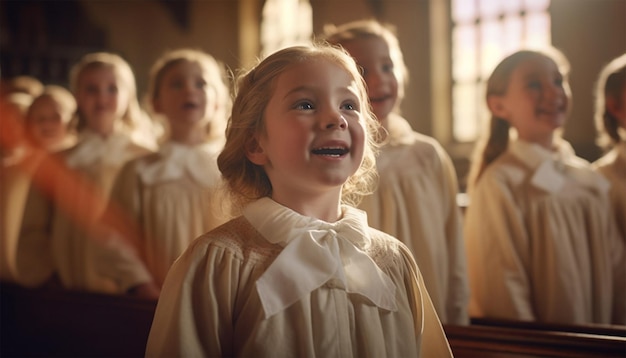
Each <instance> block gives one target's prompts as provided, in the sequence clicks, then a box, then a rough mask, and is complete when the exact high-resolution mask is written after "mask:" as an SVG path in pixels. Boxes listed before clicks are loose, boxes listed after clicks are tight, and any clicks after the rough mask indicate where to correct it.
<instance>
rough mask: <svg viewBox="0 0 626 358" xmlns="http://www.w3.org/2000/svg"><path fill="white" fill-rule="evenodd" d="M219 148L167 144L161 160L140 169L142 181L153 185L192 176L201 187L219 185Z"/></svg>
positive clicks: (203, 145) (209, 145) (207, 145)
mask: <svg viewBox="0 0 626 358" xmlns="http://www.w3.org/2000/svg"><path fill="white" fill-rule="evenodd" d="M219 148H220V147H219V145H217V144H216V143H206V144H202V145H198V146H187V145H183V144H177V143H173V142H168V143H165V144H164V145H163V146H161V148H160V149H159V154H160V158H159V160H157V161H155V162H150V163H146V164H145V165H144V166H142V167H141V168H139V172H140V176H141V179H142V181H143V182H144V183H146V184H150V185H152V184H156V183H161V182H166V181H169V180H176V179H179V178H181V177H182V176H184V175H185V173H188V174H189V175H190V176H191V178H193V179H194V180H195V181H196V182H197V183H198V184H201V185H205V186H212V185H215V183H216V182H217V181H218V180H219V170H218V168H217V158H216V157H217V155H218V153H219Z"/></svg>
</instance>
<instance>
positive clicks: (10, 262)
mask: <svg viewBox="0 0 626 358" xmlns="http://www.w3.org/2000/svg"><path fill="white" fill-rule="evenodd" d="M34 83H35V84H36V83H38V82H34ZM20 94H21V95H24V96H30V95H27V94H25V93H20ZM14 95H15V94H13V96H14ZM2 101H3V102H4V99H2ZM7 105H9V103H7ZM4 108H5V112H3V113H2V115H3V117H2V121H3V122H6V123H3V124H4V126H3V130H4V131H3V132H4V134H8V136H9V137H11V138H10V141H3V144H10V142H13V144H11V145H6V146H5V145H3V148H4V150H3V153H11V154H12V155H11V156H6V157H5V156H3V166H2V188H0V191H1V194H2V195H0V197H1V198H2V210H1V212H2V213H3V214H2V219H3V222H2V227H3V232H2V235H1V236H0V243H1V246H2V248H3V250H2V260H0V278H3V279H8V280H10V281H19V280H20V278H19V275H18V272H17V268H16V264H15V262H16V252H17V243H18V235H19V230H20V228H21V225H22V218H23V215H24V207H25V203H26V199H27V195H28V191H29V188H30V185H31V179H32V178H31V177H32V174H33V171H34V170H35V169H36V168H37V167H38V166H39V163H40V161H41V160H42V159H43V158H44V157H45V155H46V152H47V151H48V150H54V149H57V148H60V145H61V144H62V143H67V144H69V143H70V142H69V141H68V139H69V137H70V136H69V135H68V134H67V130H66V126H67V123H68V122H69V120H70V118H71V117H72V114H73V112H74V111H75V110H76V103H75V101H74V97H73V96H72V94H71V93H70V92H69V91H67V90H65V89H64V88H62V87H59V86H47V87H46V88H45V89H44V90H43V91H42V93H41V94H40V95H38V96H37V97H36V98H35V99H34V100H33V101H32V102H31V104H30V105H29V106H28V107H27V109H26V111H25V112H26V115H25V118H24V120H23V121H22V120H20V121H19V122H13V123H12V124H14V126H15V127H14V128H9V127H8V125H9V124H11V121H12V120H13V119H14V118H15V117H13V116H11V113H10V112H8V111H6V109H7V107H4ZM7 131H15V132H14V133H7Z"/></svg>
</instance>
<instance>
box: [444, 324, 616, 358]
mask: <svg viewBox="0 0 626 358" xmlns="http://www.w3.org/2000/svg"><path fill="white" fill-rule="evenodd" d="M444 329H445V331H446V335H447V337H448V341H449V342H450V347H451V348H452V351H453V352H454V355H455V357H457V358H463V357H485V358H489V357H505V358H509V357H510V358H513V357H566V358H593V357H598V358H600V357H602V358H605V357H615V358H624V357H626V327H622V326H601V325H585V326H574V325H557V324H544V323H534V322H519V321H500V320H473V321H472V324H471V325H470V326H466V327H461V326H445V327H444Z"/></svg>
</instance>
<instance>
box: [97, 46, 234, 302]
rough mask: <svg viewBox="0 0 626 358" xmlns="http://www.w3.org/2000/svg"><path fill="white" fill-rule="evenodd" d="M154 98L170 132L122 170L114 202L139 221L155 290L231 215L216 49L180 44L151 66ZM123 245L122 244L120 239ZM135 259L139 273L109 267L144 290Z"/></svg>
mask: <svg viewBox="0 0 626 358" xmlns="http://www.w3.org/2000/svg"><path fill="white" fill-rule="evenodd" d="M149 98H150V100H151V102H152V108H153V111H154V114H155V118H157V117H159V118H160V117H162V118H163V120H164V122H165V125H166V133H167V134H166V138H165V140H164V141H163V142H162V143H161V145H160V148H159V150H158V152H157V153H154V154H149V155H147V156H144V157H140V158H137V159H135V160H133V161H131V162H129V163H128V164H127V165H126V166H125V167H124V168H123V169H122V171H121V172H120V174H119V176H118V178H117V181H116V184H115V186H114V189H113V193H112V196H111V201H112V205H113V204H114V205H118V206H119V207H121V209H123V210H125V212H126V213H127V214H129V215H130V217H131V219H132V220H133V221H135V222H136V223H137V225H139V226H140V228H141V232H142V235H141V237H140V238H139V245H140V247H139V251H140V253H141V254H142V256H143V258H144V260H145V266H146V268H147V270H148V272H149V273H150V277H151V282H152V283H153V284H154V285H155V286H156V288H157V290H158V289H160V287H161V285H162V284H163V281H164V280H165V275H166V273H167V271H168V269H169V267H170V265H171V264H172V263H173V262H174V261H175V260H176V258H178V256H179V255H180V254H181V253H182V252H183V251H184V250H185V249H186V248H187V246H188V245H189V243H190V242H191V240H192V239H194V238H196V237H198V236H200V235H201V234H204V233H206V232H207V231H209V230H211V229H214V228H215V227H217V226H218V225H219V224H222V223H223V222H225V221H226V219H227V218H228V216H227V214H226V213H225V212H224V211H225V209H227V207H228V206H227V205H226V203H223V202H222V201H221V199H222V197H223V196H222V195H219V194H220V193H219V190H220V187H221V175H220V173H219V170H218V169H217V155H218V154H219V152H220V151H221V149H222V147H223V145H224V141H225V135H224V130H225V128H226V120H227V118H226V114H227V113H228V111H229V110H230V89H229V86H228V80H227V78H226V74H225V69H224V67H223V66H222V65H221V64H220V63H218V62H217V61H216V60H215V59H214V58H213V57H212V56H211V55H209V54H207V53H205V52H203V51H200V50H194V49H179V50H174V51H169V52H167V53H166V54H164V55H163V56H162V57H161V58H160V59H158V60H157V61H156V63H155V64H154V66H153V67H152V70H151V72H150V85H149ZM111 240H113V239H111ZM118 244H122V243H118ZM109 245H110V246H114V245H115V244H114V242H113V241H111V242H109ZM119 248H120V249H121V250H122V251H123V245H121V246H120V247H119ZM124 257H126V255H124V254H123V253H120V255H119V256H118V258H119V259H123V258H124ZM112 261H114V258H109V259H108V260H107V261H105V262H104V263H102V264H104V265H105V266H107V267H110V268H111V269H115V267H116V266H119V265H115V264H113V263H112ZM133 266H136V267H137V268H138V269H139V271H138V274H133V273H132V272H130V273H129V272H112V273H111V274H112V275H113V276H118V282H120V283H121V284H122V285H123V286H124V287H123V289H124V290H128V289H133V290H134V293H136V294H139V295H142V293H141V292H138V291H140V290H141V289H142V287H137V285H138V284H144V283H145V282H142V281H143V280H145V278H144V276H143V274H142V269H141V266H143V264H142V263H141V262H140V261H138V262H136V263H134V264H133ZM153 292H154V291H153ZM153 298H156V296H155V297H153Z"/></svg>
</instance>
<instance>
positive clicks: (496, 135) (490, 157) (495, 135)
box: [468, 47, 570, 191]
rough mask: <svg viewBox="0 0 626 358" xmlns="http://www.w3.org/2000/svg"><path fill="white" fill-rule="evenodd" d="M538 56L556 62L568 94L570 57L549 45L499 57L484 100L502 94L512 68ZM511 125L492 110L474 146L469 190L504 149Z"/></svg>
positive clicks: (488, 81)
mask: <svg viewBox="0 0 626 358" xmlns="http://www.w3.org/2000/svg"><path fill="white" fill-rule="evenodd" d="M537 57H544V58H548V59H550V60H552V61H554V63H556V65H557V66H558V68H559V72H560V73H561V75H562V76H563V86H564V87H565V90H566V92H567V94H568V96H569V95H570V94H569V89H568V88H569V87H568V85H567V76H568V74H569V69H570V65H569V61H568V60H567V58H566V57H565V55H564V54H563V53H562V52H560V51H559V50H558V49H556V48H553V47H549V48H545V49H541V50H519V51H517V52H514V53H513V54H511V55H509V56H507V57H505V58H504V59H503V60H502V61H500V63H499V64H498V65H497V66H496V67H495V69H494V70H493V71H492V72H491V75H490V76H489V79H488V80H487V91H486V96H485V100H487V99H488V98H489V97H491V96H502V95H505V94H506V91H507V89H508V86H509V82H510V80H511V75H512V74H513V72H514V71H515V70H516V69H517V68H518V67H519V66H520V65H521V64H523V63H525V62H526V61H528V60H529V59H531V58H537ZM510 129H511V125H510V124H509V122H508V121H506V120H505V119H504V118H500V117H497V116H495V115H493V113H492V115H491V119H490V120H489V127H488V129H487V131H486V132H484V133H483V136H482V139H481V140H480V141H479V142H478V143H477V145H476V148H475V150H474V154H473V157H472V158H473V160H472V165H471V168H470V173H469V177H468V191H469V190H470V189H471V188H472V187H473V186H474V185H476V183H477V182H478V179H480V176H481V175H482V173H483V172H484V171H485V169H486V168H487V166H488V165H489V164H491V163H493V162H494V161H495V160H496V159H497V158H498V157H499V156H500V155H501V154H502V153H504V152H505V151H506V149H507V147H508V144H509V138H510Z"/></svg>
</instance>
